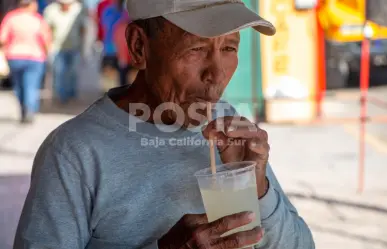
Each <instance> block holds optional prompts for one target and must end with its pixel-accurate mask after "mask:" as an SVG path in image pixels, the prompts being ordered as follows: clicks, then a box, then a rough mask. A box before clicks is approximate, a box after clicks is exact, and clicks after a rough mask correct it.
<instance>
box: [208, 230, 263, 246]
mask: <svg viewBox="0 0 387 249" xmlns="http://www.w3.org/2000/svg"><path fill="white" fill-rule="evenodd" d="M262 237H263V231H262V229H261V228H260V227H256V228H254V229H252V230H249V231H244V232H239V233H234V234H232V235H229V236H226V237H223V238H221V239H219V240H218V242H216V243H215V244H214V248H216V249H232V248H244V247H247V246H251V245H254V244H257V243H258V242H259V241H260V240H261V239H262Z"/></svg>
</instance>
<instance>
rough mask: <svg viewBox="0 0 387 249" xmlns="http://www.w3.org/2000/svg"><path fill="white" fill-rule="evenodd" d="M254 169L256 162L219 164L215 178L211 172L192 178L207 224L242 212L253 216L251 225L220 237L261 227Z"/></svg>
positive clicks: (208, 170)
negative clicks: (198, 189) (204, 210)
mask: <svg viewBox="0 0 387 249" xmlns="http://www.w3.org/2000/svg"><path fill="white" fill-rule="evenodd" d="M255 165H256V163H255V162H246V161H245V162H236V163H229V164H222V165H219V166H217V167H216V168H217V173H216V174H212V173H211V169H204V170H200V171H198V172H196V174H195V176H196V177H197V179H198V183H199V187H200V192H201V195H202V199H203V204H204V207H205V209H206V213H207V218H208V221H209V222H212V221H214V220H217V219H219V218H222V217H224V216H228V215H231V214H236V213H240V212H245V211H252V212H254V213H255V216H256V218H255V220H254V221H252V222H251V223H249V224H247V225H245V226H242V227H239V228H236V229H233V230H231V231H229V232H227V233H225V234H223V235H222V236H227V235H230V234H233V233H236V232H240V231H246V230H251V229H253V228H254V227H257V226H258V227H260V226H261V220H260V212H259V203H258V193H257V184H256V177H255ZM251 246H253V245H251ZM251 246H250V247H251Z"/></svg>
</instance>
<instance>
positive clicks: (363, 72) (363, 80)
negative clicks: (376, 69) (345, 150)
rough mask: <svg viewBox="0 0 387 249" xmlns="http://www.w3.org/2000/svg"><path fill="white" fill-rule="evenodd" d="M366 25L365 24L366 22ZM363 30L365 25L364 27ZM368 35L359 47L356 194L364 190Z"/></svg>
mask: <svg viewBox="0 0 387 249" xmlns="http://www.w3.org/2000/svg"><path fill="white" fill-rule="evenodd" d="M366 23H367V22H366ZM364 29H367V28H366V25H364ZM368 36H369V34H367V33H366V32H364V38H363V42H362V46H361V64H360V91H361V97H360V104H361V110H360V134H359V135H360V139H359V142H360V144H359V145H360V148H359V149H360V151H359V183H358V193H362V192H363V190H364V168H365V133H366V118H367V94H368V87H369V78H370V77H369V76H370V39H369V37H368Z"/></svg>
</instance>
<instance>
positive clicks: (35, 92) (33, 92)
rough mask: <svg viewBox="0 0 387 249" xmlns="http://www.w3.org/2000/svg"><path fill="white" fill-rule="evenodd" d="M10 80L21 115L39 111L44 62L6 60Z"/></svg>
mask: <svg viewBox="0 0 387 249" xmlns="http://www.w3.org/2000/svg"><path fill="white" fill-rule="evenodd" d="M8 64H9V68H10V71H11V80H12V84H13V87H14V90H15V94H16V96H17V98H18V100H19V103H20V107H21V110H22V115H25V114H28V113H29V114H33V113H36V112H38V111H39V104H40V85H41V82H42V77H43V75H44V70H45V64H44V62H39V61H33V60H8Z"/></svg>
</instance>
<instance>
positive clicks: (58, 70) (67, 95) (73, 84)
mask: <svg viewBox="0 0 387 249" xmlns="http://www.w3.org/2000/svg"><path fill="white" fill-rule="evenodd" d="M53 59H54V61H53V77H54V82H53V87H54V92H55V95H56V96H57V97H58V98H59V100H60V101H61V102H63V103H64V102H67V101H68V100H69V99H71V98H74V97H76V94H77V93H76V88H77V86H78V84H77V83H78V82H77V80H78V73H77V72H78V65H79V52H78V51H76V50H69V51H59V52H58V53H57V54H55V55H54V58H53Z"/></svg>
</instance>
